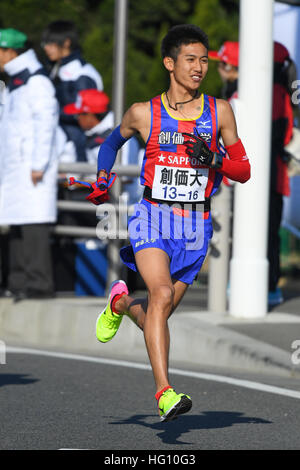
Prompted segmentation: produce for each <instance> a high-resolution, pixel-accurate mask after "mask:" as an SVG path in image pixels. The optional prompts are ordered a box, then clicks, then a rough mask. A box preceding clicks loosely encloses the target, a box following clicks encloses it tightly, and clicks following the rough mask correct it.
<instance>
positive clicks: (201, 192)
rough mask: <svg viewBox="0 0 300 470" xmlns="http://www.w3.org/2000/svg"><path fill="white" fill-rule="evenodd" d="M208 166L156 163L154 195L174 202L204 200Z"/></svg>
mask: <svg viewBox="0 0 300 470" xmlns="http://www.w3.org/2000/svg"><path fill="white" fill-rule="evenodd" d="M208 171H209V169H208V168H186V167H173V166H172V167H170V166H164V165H155V173H154V180H153V186H152V197H153V198H155V199H163V200H165V201H173V200H174V202H203V201H204V200H205V189H206V186H207V181H208Z"/></svg>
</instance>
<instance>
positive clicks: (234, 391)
mask: <svg viewBox="0 0 300 470" xmlns="http://www.w3.org/2000/svg"><path fill="white" fill-rule="evenodd" d="M198 372H199V371H198ZM202 372H203V371H202ZM204 372H208V373H210V372H212V371H209V370H207V371H204ZM196 375H197V374H195V376H189V377H188V376H182V375H180V374H179V373H172V374H171V378H172V383H173V384H174V387H175V388H176V390H177V391H178V392H180V391H184V392H185V393H188V394H189V395H191V397H192V399H193V408H192V410H191V411H190V412H189V413H188V414H186V415H183V416H181V417H179V418H178V419H177V420H175V421H173V422H169V423H161V422H160V421H159V418H158V414H157V411H156V404H155V400H154V386H153V378H152V372H151V371H150V370H143V369H135V368H131V367H125V366H120V365H110V364H102V363H97V362H89V361H87V360H80V359H79V358H77V359H71V360H70V358H59V357H45V356H42V355H37V354H24V353H10V352H8V353H7V355H6V364H2V365H1V364H0V397H1V400H0V403H1V405H0V422H1V426H0V449H2V450H4V449H12V450H16V449H18V450H22V449H35V450H39V449H50V450H51V449H53V450H58V449H100V450H115V451H117V450H126V451H128V450H140V449H143V450H153V449H155V450H165V451H168V450H173V451H174V450H180V451H182V450H184V451H187V452H188V451H191V450H196V449H197V450H199V449H200V450H201V449H210V450H215V449H234V450H239V449H251V450H254V449H285V450H287V449H300V436H299V415H300V393H299V392H300V380H297V379H286V378H283V377H281V378H279V377H270V376H266V375H264V376H262V375H256V376H254V375H250V374H247V375H245V374H244V375H243V376H241V375H239V376H238V375H237V373H236V372H235V373H234V374H233V373H232V374H230V371H226V375H228V376H230V377H238V378H240V379H243V380H246V379H247V380H251V381H255V382H260V383H263V384H269V385H270V386H276V387H281V388H282V389H283V390H287V389H290V390H295V391H296V392H297V393H298V397H289V396H284V395H279V394H278V393H270V391H266V390H264V391H262V390H257V389H255V388H254V389H250V388H248V387H247V386H238V385H236V384H232V383H224V380H225V379H220V380H221V381H217V380H216V379H215V380H210V379H209V377H210V376H207V377H206V379H205V380H204V379H203V378H200V377H199V376H196ZM222 375H223V376H224V375H225V374H224V371H222ZM247 383H248V382H245V384H247ZM274 390H276V389H274Z"/></svg>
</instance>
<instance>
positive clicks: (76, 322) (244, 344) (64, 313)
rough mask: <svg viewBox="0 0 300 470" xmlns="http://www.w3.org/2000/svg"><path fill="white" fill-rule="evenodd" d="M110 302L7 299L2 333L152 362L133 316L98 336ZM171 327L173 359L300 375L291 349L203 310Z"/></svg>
mask: <svg viewBox="0 0 300 470" xmlns="http://www.w3.org/2000/svg"><path fill="white" fill-rule="evenodd" d="M104 306H105V300H104V299H100V301H99V302H98V301H93V302H91V304H89V303H87V302H86V303H84V302H76V300H73V301H66V300H58V299H55V300H49V301H40V302H39V301H29V300H28V301H23V302H19V303H13V302H12V301H11V300H7V299H5V300H2V301H1V303H0V339H1V340H2V341H4V342H5V344H7V345H22V346H28V347H31V348H32V347H35V348H39V349H41V348H42V349H52V350H54V349H55V350H58V351H68V352H73V353H88V354H93V355H96V356H106V357H108V356H112V357H118V358H123V359H127V360H128V359H132V360H138V361H145V362H148V357H147V353H146V348H145V343H144V336H143V333H142V332H141V331H140V330H139V329H138V328H137V327H136V325H134V324H133V322H132V321H131V320H130V319H129V318H128V317H125V318H124V319H123V321H122V324H121V326H120V331H119V332H118V334H117V335H116V337H115V338H114V339H113V341H111V342H109V343H106V344H102V343H99V342H98V341H97V339H96V336H95V321H96V319H97V317H98V315H99V313H100V312H101V310H102V309H103V308H104ZM169 327H170V332H171V347H170V364H171V363H172V364H173V363H176V362H180V363H187V364H194V365H197V366H199V365H200V366H201V365H205V366H206V367H207V366H212V367H219V368H220V367H230V368H233V369H236V370H237V371H238V370H239V371H243V372H245V371H251V372H264V373H270V374H275V375H276V374H277V375H284V376H289V377H298V376H300V371H299V370H297V369H296V368H295V367H294V366H293V364H292V362H291V355H290V354H289V353H288V352H286V351H283V350H281V349H279V348H276V347H274V346H271V345H269V344H266V343H263V342H261V341H257V340H255V339H253V338H250V337H248V336H246V335H244V334H240V333H237V332H235V331H231V330H229V329H226V328H223V327H222V326H218V325H213V324H211V323H209V322H205V321H203V320H202V319H201V314H200V313H198V314H197V313H175V314H174V315H173V316H172V317H171V318H170V320H169Z"/></svg>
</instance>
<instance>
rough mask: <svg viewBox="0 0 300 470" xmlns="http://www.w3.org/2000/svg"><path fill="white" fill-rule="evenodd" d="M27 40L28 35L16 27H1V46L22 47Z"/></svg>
mask: <svg viewBox="0 0 300 470" xmlns="http://www.w3.org/2000/svg"><path fill="white" fill-rule="evenodd" d="M26 41H27V36H26V34H24V33H21V31H17V30H16V29H12V28H8V29H0V47H5V48H11V49H21V48H22V47H24V45H25V42H26Z"/></svg>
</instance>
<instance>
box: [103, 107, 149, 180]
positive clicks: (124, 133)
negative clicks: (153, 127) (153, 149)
mask: <svg viewBox="0 0 300 470" xmlns="http://www.w3.org/2000/svg"><path fill="white" fill-rule="evenodd" d="M147 130H148V134H149V130H150V105H149V103H135V104H133V105H132V106H131V107H130V108H129V109H128V111H127V112H126V113H125V114H124V117H123V119H122V122H121V125H120V126H118V127H116V128H115V129H114V130H113V131H112V133H111V134H110V135H109V136H108V137H107V139H106V140H105V141H104V142H103V144H102V145H101V147H100V150H99V154H98V170H97V178H99V177H100V176H104V177H106V176H107V175H108V174H109V173H110V170H111V169H112V167H113V166H114V163H115V160H116V157H117V153H118V150H119V149H120V148H121V147H122V146H123V145H124V144H125V142H126V141H127V140H128V139H130V137H132V136H133V135H134V134H136V133H137V132H139V133H140V134H141V136H142V137H143V138H144V140H146V138H147Z"/></svg>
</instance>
